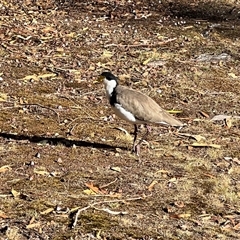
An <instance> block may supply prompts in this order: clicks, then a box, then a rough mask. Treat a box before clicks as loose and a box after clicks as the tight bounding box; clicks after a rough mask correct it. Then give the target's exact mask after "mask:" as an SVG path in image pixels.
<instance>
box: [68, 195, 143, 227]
mask: <svg viewBox="0 0 240 240" xmlns="http://www.w3.org/2000/svg"><path fill="white" fill-rule="evenodd" d="M141 199H143V197H135V198H128V199H114V200H104V201H100V202H95V203H92V204H90V205H88V206H86V207H84V208H74V209H73V210H71V211H70V213H71V212H73V211H75V210H77V209H78V210H77V213H76V215H75V218H74V222H73V224H72V228H75V227H76V225H77V221H78V218H79V215H80V213H81V212H83V211H85V210H87V209H89V208H93V207H94V206H96V205H99V204H104V203H116V202H126V201H136V200H141Z"/></svg>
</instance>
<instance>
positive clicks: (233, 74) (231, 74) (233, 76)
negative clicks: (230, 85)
mask: <svg viewBox="0 0 240 240" xmlns="http://www.w3.org/2000/svg"><path fill="white" fill-rule="evenodd" d="M228 76H229V77H232V78H238V76H236V75H235V73H228Z"/></svg>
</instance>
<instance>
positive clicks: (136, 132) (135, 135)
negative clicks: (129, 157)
mask: <svg viewBox="0 0 240 240" xmlns="http://www.w3.org/2000/svg"><path fill="white" fill-rule="evenodd" d="M133 134H134V139H133V148H132V152H136V146H137V144H136V140H137V134H138V127H137V125H136V124H134V133H133Z"/></svg>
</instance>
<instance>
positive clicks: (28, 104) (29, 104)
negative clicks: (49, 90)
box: [20, 103, 60, 123]
mask: <svg viewBox="0 0 240 240" xmlns="http://www.w3.org/2000/svg"><path fill="white" fill-rule="evenodd" d="M20 106H37V107H41V108H45V109H48V110H50V111H52V112H54V113H55V114H56V115H57V118H58V123H60V119H59V114H58V112H57V111H56V110H54V109H53V108H50V107H46V106H43V105H41V104H38V103H22V104H20Z"/></svg>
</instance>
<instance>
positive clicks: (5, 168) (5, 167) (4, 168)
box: [0, 165, 12, 173]
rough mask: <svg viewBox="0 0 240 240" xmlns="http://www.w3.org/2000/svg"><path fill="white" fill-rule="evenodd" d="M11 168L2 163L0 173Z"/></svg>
mask: <svg viewBox="0 0 240 240" xmlns="http://www.w3.org/2000/svg"><path fill="white" fill-rule="evenodd" d="M11 170H12V168H11V167H10V165H4V166H2V167H0V173H2V172H6V171H11Z"/></svg>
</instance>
